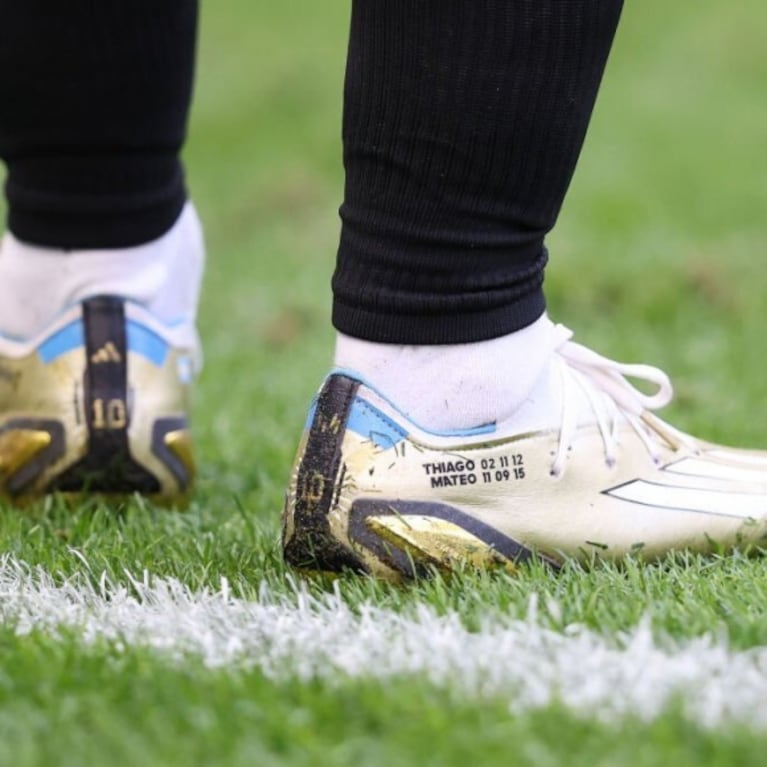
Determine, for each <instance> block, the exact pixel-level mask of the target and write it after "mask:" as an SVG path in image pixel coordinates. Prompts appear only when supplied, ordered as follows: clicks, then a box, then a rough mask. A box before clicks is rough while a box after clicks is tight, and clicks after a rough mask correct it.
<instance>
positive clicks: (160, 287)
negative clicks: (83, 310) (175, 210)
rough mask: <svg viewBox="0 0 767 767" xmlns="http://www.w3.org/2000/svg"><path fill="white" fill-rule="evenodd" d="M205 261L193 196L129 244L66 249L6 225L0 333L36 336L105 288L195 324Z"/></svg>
mask: <svg viewBox="0 0 767 767" xmlns="http://www.w3.org/2000/svg"><path fill="white" fill-rule="evenodd" d="M204 262H205V248H204V244H203V239H202V227H201V226H200V222H199V219H198V218H197V213H196V211H195V209H194V206H193V205H192V204H191V203H187V205H186V207H185V208H184V210H183V212H182V213H181V215H180V216H179V218H178V220H177V221H176V223H175V224H174V225H173V227H172V228H171V229H170V230H169V231H168V232H166V233H165V234H164V235H163V236H162V237H160V238H158V239H156V240H153V241H152V242H148V243H146V244H144V245H139V246H137V247H132V248H116V249H111V250H71V251H63V250H57V249H55V248H43V247H39V246H37V245H30V244H28V243H25V242H21V241H19V240H18V239H16V238H15V237H14V236H13V235H12V234H10V233H7V234H6V235H5V236H4V237H3V240H2V245H1V246H0V335H4V336H6V337H9V338H16V339H29V338H32V337H33V336H35V335H36V334H37V333H39V332H41V331H43V330H44V329H45V328H46V326H47V325H49V324H50V323H51V322H52V321H53V320H54V319H55V318H56V316H57V315H58V314H60V313H61V312H62V311H63V310H65V309H66V308H68V307H69V306H72V305H73V304H76V303H78V302H79V301H82V300H83V299H85V298H88V297H89V296H96V295H107V294H108V295H118V296H123V297H125V298H127V299H129V300H131V301H135V302H136V303H139V304H141V305H143V306H144V307H145V308H146V309H148V310H149V311H150V312H151V313H152V314H153V315H154V316H155V317H156V318H157V319H158V320H160V321H161V322H164V323H166V324H168V325H177V324H184V323H186V324H190V323H191V324H194V320H195V316H196V313H197V302H198V299H199V293H200V284H201V281H202V273H203V268H204Z"/></svg>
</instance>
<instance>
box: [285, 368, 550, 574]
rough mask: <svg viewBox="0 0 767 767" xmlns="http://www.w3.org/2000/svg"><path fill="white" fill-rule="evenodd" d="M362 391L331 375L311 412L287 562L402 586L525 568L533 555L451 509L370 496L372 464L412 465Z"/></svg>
mask: <svg viewBox="0 0 767 767" xmlns="http://www.w3.org/2000/svg"><path fill="white" fill-rule="evenodd" d="M360 386H361V383H360V381H357V380H355V379H354V378H350V377H348V376H346V375H341V374H334V375H331V376H330V377H329V378H328V379H327V381H326V382H325V384H324V385H323V387H322V389H321V391H320V393H319V395H318V397H317V399H316V402H315V404H314V406H313V407H312V409H311V411H310V414H309V419H308V422H307V428H306V431H305V433H304V437H303V438H302V440H301V444H300V446H299V451H298V457H297V459H296V462H295V465H294V470H293V475H292V478H291V483H290V487H289V488H288V492H287V496H286V503H285V510H284V513H283V526H282V528H283V531H282V536H283V551H284V555H285V559H286V561H287V562H288V563H289V564H291V565H293V566H295V567H299V568H306V569H312V570H321V571H334V572H337V571H340V570H344V569H351V570H356V571H359V572H366V573H371V574H375V575H377V576H381V577H385V578H390V579H398V578H401V577H406V578H410V577H414V576H416V575H421V574H425V573H427V572H428V571H429V570H431V569H433V568H437V569H443V570H451V569H454V568H456V567H460V566H462V565H464V564H469V565H472V566H476V567H482V568H487V567H502V568H504V569H508V570H514V569H515V567H516V565H517V564H518V563H519V562H521V561H525V560H527V559H529V558H530V557H531V556H532V552H531V551H530V550H529V549H527V548H526V547H524V546H522V545H520V544H519V543H517V542H516V541H515V540H513V539H511V538H509V537H508V536H505V535H503V534H502V533H501V532H500V531H498V530H495V529H493V528H492V527H490V526H489V525H487V524H484V523H482V522H481V521H480V520H477V519H475V518H473V517H472V516H471V515H469V514H466V513H463V512H462V511H461V510H460V509H459V508H457V507H455V506H453V505H450V504H449V503H445V502H434V501H432V500H429V499H427V498H424V499H418V500H416V499H412V498H408V497H407V496H405V497H404V498H403V497H400V496H398V495H396V494H395V493H390V494H387V495H384V496H383V497H381V494H380V491H379V492H374V493H373V494H371V496H368V495H367V494H366V492H365V490H364V485H365V484H366V483H364V482H363V481H362V480H363V479H367V480H369V481H370V487H371V488H372V487H375V485H376V481H375V479H374V474H375V471H376V468H375V458H376V457H377V456H381V455H383V454H385V453H387V452H388V450H391V451H392V455H391V461H390V464H391V466H390V467H389V468H392V467H395V466H396V465H397V464H398V463H399V464H400V465H403V464H402V462H403V461H406V460H409V456H408V457H407V458H406V448H405V444H406V440H405V436H406V433H405V431H404V430H402V429H401V428H400V427H399V426H398V425H397V424H396V423H395V422H394V420H391V419H389V418H387V416H386V415H385V414H384V413H382V412H381V411H379V410H378V409H377V408H375V406H373V405H372V404H370V403H369V402H367V401H366V400H365V399H362V398H360V397H359V396H358V391H359V389H360ZM413 458H414V459H417V452H414V453H413ZM429 484H430V485H431V483H429ZM546 561H549V560H546ZM552 564H553V562H552Z"/></svg>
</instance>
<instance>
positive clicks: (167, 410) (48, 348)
mask: <svg viewBox="0 0 767 767" xmlns="http://www.w3.org/2000/svg"><path fill="white" fill-rule="evenodd" d="M196 359H197V339H196V335H195V333H194V330H193V329H192V328H189V327H187V326H178V327H175V328H168V327H165V326H163V325H162V324H160V323H158V322H157V321H156V320H155V319H154V318H153V317H152V316H151V315H150V314H149V313H148V312H147V311H146V310H144V309H142V308H141V307H140V306H139V305H137V304H134V303H131V302H128V301H125V300H123V299H121V298H119V297H115V296H98V297H94V298H89V299H87V300H85V301H83V302H82V303H81V304H78V305H76V306H74V307H73V308H72V309H70V310H69V311H67V312H65V313H64V314H63V315H62V316H60V317H59V318H58V320H57V321H56V322H55V323H54V325H53V326H52V327H50V328H48V329H47V330H46V332H45V333H44V334H42V336H41V337H39V338H36V339H34V340H33V341H30V342H18V341H11V340H9V339H6V338H0V498H2V499H4V500H6V501H11V502H14V503H23V502H25V501H28V500H31V499H34V498H36V497H39V496H41V495H43V494H46V493H51V492H56V491H58V492H62V493H78V494H79V493H97V494H105V495H124V494H131V493H141V494H143V495H147V496H150V497H152V498H153V499H155V500H157V501H159V502H165V503H173V502H176V501H180V500H183V496H184V494H185V493H186V492H187V490H188V489H189V487H190V484H191V482H192V479H193V476H194V461H193V457H192V448H191V442H190V437H189V424H188V421H187V411H188V406H187V404H188V403H187V400H188V390H189V384H190V382H191V378H192V376H193V373H194V370H195V366H196Z"/></svg>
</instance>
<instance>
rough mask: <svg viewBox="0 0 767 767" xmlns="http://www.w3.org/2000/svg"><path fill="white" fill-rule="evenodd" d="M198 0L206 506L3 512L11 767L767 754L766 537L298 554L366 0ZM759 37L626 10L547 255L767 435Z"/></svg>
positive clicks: (740, 12)
mask: <svg viewBox="0 0 767 767" xmlns="http://www.w3.org/2000/svg"><path fill="white" fill-rule="evenodd" d="M203 5H204V8H203V27H202V40H201V50H200V64H199V81H198V90H197V97H196V102H195V109H194V114H193V120H192V128H191V137H190V143H189V146H188V149H187V153H186V157H187V164H188V168H189V174H190V183H191V188H192V191H193V194H194V198H195V200H196V202H197V205H198V207H199V210H200V212H201V214H202V216H203V219H204V221H205V222H206V227H207V236H208V249H209V268H208V274H207V283H206V290H205V294H204V298H203V305H202V312H201V331H202V334H203V338H204V342H205V350H206V369H205V372H204V374H203V377H202V379H201V380H200V383H199V386H198V388H197V392H196V402H195V411H194V416H195V426H196V436H197V442H198V445H199V454H200V455H199V457H200V461H201V467H202V468H201V475H200V481H199V485H198V490H197V493H196V496H195V498H194V500H193V502H192V504H191V507H190V509H189V510H188V511H187V512H186V513H184V514H178V513H168V512H165V511H162V510H159V509H155V508H153V507H151V506H150V505H148V504H146V503H144V502H141V501H140V500H136V501H134V502H131V503H129V504H126V506H125V507H124V508H119V509H110V508H106V507H104V506H102V505H99V504H91V505H85V506H83V507H82V508H78V509H74V510H73V509H67V508H65V507H63V506H62V505H61V504H59V503H57V502H56V501H48V502H46V503H42V504H40V505H39V506H38V507H36V508H34V509H32V510H30V511H29V512H27V513H23V514H22V513H19V512H17V511H14V510H11V509H4V510H2V512H1V513H0V539H1V540H2V541H3V547H2V550H3V552H4V554H3V555H2V558H0V647H1V648H2V663H0V764H14V765H18V766H24V765H49V764H55V765H62V766H64V765H81V764H109V765H112V766H113V767H118V766H120V765H185V766H188V765H216V764H221V765H248V766H249V767H252V766H254V765H257V766H258V767H266V766H268V765H277V764H290V765H352V764H354V765H365V766H366V767H367V765H379V764H380V765H418V766H419V767H421V766H426V765H435V766H436V765H440V766H441V765H448V766H449V765H463V764H466V763H467V762H469V761H470V762H471V764H472V765H474V767H481V766H484V765H497V764H502V763H503V764H513V765H517V764H518V765H535V767H547V765H559V764H567V765H580V764H583V765H587V764H588V765H610V766H611V767H612V766H613V765H656V764H664V765H674V767H682V766H683V765H696V767H703V766H704V765H705V766H708V765H732V764H738V765H749V764H753V765H757V764H758V765H761V764H763V763H764V753H765V748H766V747H767V704H766V703H765V701H766V700H767V610H766V609H765V604H767V571H766V570H765V564H766V563H765V561H764V560H762V559H759V558H752V559H747V558H744V557H741V556H734V557H711V558H699V557H680V558H677V559H674V560H669V561H666V562H662V563H659V564H654V565H642V564H638V563H628V564H627V565H625V566H624V567H622V568H616V567H612V566H604V565H600V566H596V567H595V568H594V569H593V570H591V571H586V570H584V569H582V568H580V567H576V566H569V567H566V568H565V570H564V572H563V573H562V574H561V575H560V576H557V577H556V578H552V576H551V575H550V574H549V573H548V572H546V571H544V570H543V569H540V568H536V567H531V568H529V569H525V570H523V571H522V572H521V573H520V574H519V576H518V577H514V578H512V577H510V576H507V575H502V574H492V575H488V574H474V573H468V572H467V573H461V574H458V575H456V576H455V577H453V578H451V579H445V578H435V579H432V580H430V581H425V582H419V583H415V584H413V585H411V586H408V587H404V588H403V587H394V586H391V585H386V584H381V583H375V582H370V581H366V580H362V579H359V578H354V577H351V576H349V577H343V578H341V579H340V580H339V581H337V582H336V583H335V585H331V584H329V583H324V582H317V581H314V582H309V583H307V584H303V585H302V584H301V583H300V581H299V580H298V579H297V578H295V577H294V576H293V575H292V574H291V573H289V572H288V571H287V570H286V568H285V567H284V566H283V564H282V562H281V560H280V556H279V550H278V541H277V538H278V517H279V510H280V507H281V503H282V493H283V490H284V486H285V483H286V479H287V475H288V471H289V468H290V464H291V461H292V456H293V451H294V449H295V445H296V442H297V439H298V436H299V432H300V429H301V426H302V424H303V421H304V417H305V410H306V407H307V405H308V402H309V399H310V397H311V395H312V393H313V391H314V389H315V388H316V386H317V384H318V383H319V381H320V379H321V377H322V375H323V373H324V371H325V369H326V367H327V365H328V363H329V360H330V353H331V349H332V339H333V332H332V330H331V328H330V325H329V308H330V291H329V287H328V283H329V280H330V275H331V272H332V268H333V259H334V250H335V245H336V239H337V231H338V222H337V215H336V209H337V206H338V204H339V202H340V197H341V190H342V182H343V178H342V170H341V167H340V139H339V125H340V112H341V101H340V93H341V84H342V76H343V66H344V48H345V37H346V31H347V24H348V18H347V17H348V8H347V4H346V3H317V2H312V1H311V0H287V1H284V0H283V1H282V2H279V1H278V0H258V2H256V3H254V2H250V1H248V0H216V2H215V3H206V4H203ZM693 5H694V7H692V6H693ZM766 35H767V10H765V6H764V3H763V2H762V1H761V0H742V2H739V3H733V4H726V3H722V2H715V0H698V1H697V2H696V3H694V4H690V3H669V2H667V0H666V1H662V0H642V2H634V3H629V4H628V7H627V8H626V12H625V15H624V19H623V22H622V26H621V29H620V31H619V34H618V39H617V42H616V46H615V49H614V52H613V57H612V60H611V64H610V67H609V69H608V74H607V76H606V79H605V82H604V87H603V91H602V96H601V100H600V102H599V104H598V107H597V111H596V114H595V117H594V121H593V124H592V129H591V132H590V137H589V140H588V142H587V147H586V150H585V151H584V154H583V157H582V160H581V163H580V167H579V171H578V173H577V174H576V179H575V182H574V185H573V187H572V190H571V194H570V197H569V199H568V201H567V204H566V206H565V209H564V211H563V214H562V218H561V221H560V224H559V226H558V228H557V230H556V232H555V233H554V234H553V236H552V237H551V238H550V242H549V245H550V249H551V252H552V262H551V267H550V271H549V276H548V279H547V285H548V295H549V299H550V310H551V314H552V316H553V317H554V318H555V319H557V320H559V321H562V322H564V323H566V324H568V325H569V326H570V327H573V328H574V329H575V330H576V332H577V338H578V340H580V341H582V342H584V343H587V344H589V345H591V346H593V347H595V348H597V349H598V350H600V351H601V352H603V353H605V354H607V355H609V356H614V357H616V358H618V359H627V360H642V361H647V362H652V363H654V364H658V365H659V366H661V367H663V368H665V369H666V370H667V371H668V372H669V373H670V374H671V375H672V378H673V380H674V382H675V384H676V390H677V398H676V400H675V403H674V405H673V406H672V407H671V408H670V413H669V419H670V420H674V421H675V423H677V424H678V425H679V426H681V427H683V428H685V429H687V430H690V431H694V432H697V433H699V434H701V435H702V436H706V437H709V438H713V439H717V440H720V441H725V442H729V443H738V444H742V445H748V446H758V445H760V444H761V445H763V446H767V428H766V426H767V419H765V416H764V412H763V411H764V403H765V381H767V363H766V362H765V359H764V352H763V349H764V335H765V333H764V321H765V313H766V312H767V299H765V292H766V291H767V274H765V270H764V267H763V263H762V262H763V259H764V256H765V254H767V226H766V225H765V203H766V202H767V152H765V151H764V135H765V125H766V124H767V99H765V97H764V95H765V87H766V86H767V58H766V57H765V56H764V39H765V36H766ZM584 275H587V276H588V279H584Z"/></svg>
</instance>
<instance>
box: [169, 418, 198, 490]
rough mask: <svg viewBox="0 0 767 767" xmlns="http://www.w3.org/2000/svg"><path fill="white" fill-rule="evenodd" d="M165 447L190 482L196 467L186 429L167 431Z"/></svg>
mask: <svg viewBox="0 0 767 767" xmlns="http://www.w3.org/2000/svg"><path fill="white" fill-rule="evenodd" d="M165 446H166V447H167V448H168V450H170V451H171V453H173V455H175V456H176V458H178V460H179V461H181V463H182V464H183V465H184V468H185V469H186V470H187V472H188V474H189V479H190V480H191V479H192V478H193V477H194V476H195V473H196V471H197V466H196V462H195V460H194V448H193V446H192V438H191V435H190V434H189V431H188V430H187V429H178V430H177V431H169V432H168V433H167V434H166V435H165Z"/></svg>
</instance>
